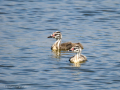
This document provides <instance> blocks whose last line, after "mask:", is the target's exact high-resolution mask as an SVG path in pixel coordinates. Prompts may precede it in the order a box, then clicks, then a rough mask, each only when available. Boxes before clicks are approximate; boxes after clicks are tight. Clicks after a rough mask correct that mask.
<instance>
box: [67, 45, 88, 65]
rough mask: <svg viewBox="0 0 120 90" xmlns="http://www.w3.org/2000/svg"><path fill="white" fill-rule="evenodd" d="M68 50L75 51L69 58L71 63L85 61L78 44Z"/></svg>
mask: <svg viewBox="0 0 120 90" xmlns="http://www.w3.org/2000/svg"><path fill="white" fill-rule="evenodd" d="M69 51H73V52H76V53H77V55H74V56H73V57H71V58H70V60H69V61H70V62H71V63H82V62H85V61H87V58H86V57H85V56H84V55H82V54H81V51H82V48H81V47H80V46H78V45H76V46H74V47H72V48H71V49H70V50H69Z"/></svg>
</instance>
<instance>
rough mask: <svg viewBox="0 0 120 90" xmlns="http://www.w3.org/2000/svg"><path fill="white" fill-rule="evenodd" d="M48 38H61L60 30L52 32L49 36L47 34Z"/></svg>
mask: <svg viewBox="0 0 120 90" xmlns="http://www.w3.org/2000/svg"><path fill="white" fill-rule="evenodd" d="M48 38H55V39H61V38H62V34H61V32H59V31H56V32H54V33H53V34H51V35H50V36H48Z"/></svg>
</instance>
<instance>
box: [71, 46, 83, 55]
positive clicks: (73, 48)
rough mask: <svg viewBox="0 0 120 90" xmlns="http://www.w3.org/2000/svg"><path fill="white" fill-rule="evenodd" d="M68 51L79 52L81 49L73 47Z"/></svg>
mask: <svg viewBox="0 0 120 90" xmlns="http://www.w3.org/2000/svg"><path fill="white" fill-rule="evenodd" d="M69 51H73V52H76V53H78V52H81V51H82V48H81V47H80V46H79V45H76V46H73V47H72V48H71V49H70V50H69Z"/></svg>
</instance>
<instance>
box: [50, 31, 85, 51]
mask: <svg viewBox="0 0 120 90" xmlns="http://www.w3.org/2000/svg"><path fill="white" fill-rule="evenodd" d="M48 38H55V39H56V42H55V43H54V44H53V45H52V47H51V49H52V50H55V51H56V50H69V49H71V48H72V47H73V46H75V45H78V46H80V47H81V48H82V49H83V46H82V44H81V43H72V42H66V43H62V44H61V39H62V34H61V33H60V32H59V31H56V32H54V33H53V34H52V35H51V36H49V37H48Z"/></svg>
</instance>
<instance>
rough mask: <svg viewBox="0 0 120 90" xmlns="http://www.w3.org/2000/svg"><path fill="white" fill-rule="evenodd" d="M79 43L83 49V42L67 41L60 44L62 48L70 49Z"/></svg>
mask: <svg viewBox="0 0 120 90" xmlns="http://www.w3.org/2000/svg"><path fill="white" fill-rule="evenodd" d="M76 45H79V46H80V47H81V48H82V49H83V45H82V44H81V43H72V42H66V43H62V44H60V49H61V50H70V49H71V48H72V47H73V46H76Z"/></svg>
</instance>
